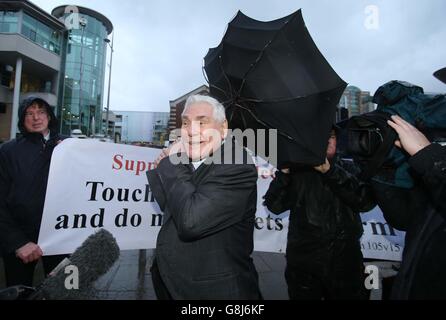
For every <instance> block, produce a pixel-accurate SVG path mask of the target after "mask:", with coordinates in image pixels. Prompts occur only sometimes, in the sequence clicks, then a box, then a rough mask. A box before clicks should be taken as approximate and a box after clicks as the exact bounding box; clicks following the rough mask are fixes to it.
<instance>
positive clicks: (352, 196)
mask: <svg viewBox="0 0 446 320" xmlns="http://www.w3.org/2000/svg"><path fill="white" fill-rule="evenodd" d="M346 168H348V169H349V171H350V172H354V171H355V170H356V168H355V167H354V166H353V164H352V163H351V162H348V161H343V160H339V161H336V160H335V161H334V163H332V164H331V167H330V170H329V171H328V172H326V173H325V174H321V173H319V172H317V171H316V170H315V169H313V168H305V169H304V168H301V169H297V170H294V171H292V172H291V173H290V174H285V173H282V172H280V171H278V172H277V173H276V178H275V179H274V180H273V181H272V182H271V185H270V187H269V189H268V191H267V193H266V195H265V202H264V204H265V205H266V206H267V207H268V209H269V210H270V211H271V212H273V213H276V214H279V213H282V212H284V211H286V210H291V212H290V221H289V227H288V242H287V261H288V263H290V262H291V263H293V264H299V265H301V266H304V265H308V267H309V268H313V267H314V268H318V267H320V268H321V269H324V268H326V261H327V259H329V256H331V255H332V254H333V253H332V252H331V251H332V248H334V242H335V241H336V240H340V239H353V240H354V241H358V240H359V238H360V237H361V235H362V232H363V229H362V223H361V219H360V216H359V212H361V211H369V210H371V209H372V208H373V207H374V206H375V202H374V198H373V194H372V192H371V188H370V187H369V186H368V185H367V184H365V183H362V182H360V181H359V180H358V179H357V178H356V177H355V175H353V174H352V173H349V171H347V170H346ZM315 261H316V264H318V265H317V266H315V265H314V264H315ZM315 272H316V271H315Z"/></svg>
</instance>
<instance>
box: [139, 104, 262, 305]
mask: <svg viewBox="0 0 446 320" xmlns="http://www.w3.org/2000/svg"><path fill="white" fill-rule="evenodd" d="M227 128H228V124H227V121H226V117H225V110H224V107H223V106H222V105H221V104H220V103H219V102H218V101H217V100H215V99H213V98H211V97H207V96H199V95H196V96H191V97H189V99H188V100H187V102H186V105H185V108H184V112H183V114H182V128H181V141H178V142H176V143H174V144H173V145H172V146H171V147H169V148H168V149H164V150H163V152H162V153H161V155H160V156H159V157H158V159H157V161H156V162H157V164H158V166H157V168H156V169H154V170H151V171H149V172H148V173H147V176H148V180H149V184H150V187H151V190H152V192H153V195H154V197H155V199H156V200H157V202H158V204H159V205H160V208H161V210H163V212H164V218H163V226H162V227H161V230H160V232H159V234H158V239H157V246H156V254H155V261H154V263H153V265H152V270H151V271H152V279H153V283H154V287H155V292H156V294H157V297H158V299H260V298H261V294H260V290H259V286H258V275H257V271H256V269H255V266H254V264H253V261H252V258H251V254H252V251H253V231H254V219H255V212H256V203H257V183H256V182H257V170H256V167H255V166H254V164H253V163H252V159H251V158H250V157H249V156H248V154H247V153H246V151H245V150H243V149H241V148H240V147H239V146H238V145H237V144H236V142H234V141H233V140H232V139H231V138H229V137H227V131H228V130H227ZM178 155H180V157H179V158H178V157H177V156H178ZM178 159H180V160H181V161H178ZM189 160H190V161H189Z"/></svg>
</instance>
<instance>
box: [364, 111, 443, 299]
mask: <svg viewBox="0 0 446 320" xmlns="http://www.w3.org/2000/svg"><path fill="white" fill-rule="evenodd" d="M391 119H392V120H389V121H388V122H387V123H388V125H389V126H391V127H392V128H393V129H394V130H395V131H396V132H397V134H398V137H399V140H397V141H396V142H395V145H396V146H397V147H399V148H401V149H403V150H404V151H405V152H407V153H408V155H409V156H410V158H409V160H408V163H409V165H410V167H411V175H412V176H413V178H414V180H415V186H414V187H413V188H411V189H403V188H398V187H394V186H390V185H387V184H384V183H379V182H377V181H374V182H373V184H372V185H373V188H374V190H375V196H376V200H377V202H378V204H379V206H380V207H381V209H382V211H383V213H384V215H385V217H386V220H387V221H388V223H390V224H391V225H392V226H394V227H395V228H397V229H401V230H404V231H406V239H405V249H404V253H403V260H402V264H401V269H400V271H399V273H398V276H397V278H396V280H395V284H394V287H393V290H392V295H391V298H392V299H445V298H446V274H445V270H446V254H445V253H444V249H445V247H444V245H445V244H446V201H445V200H444V199H445V198H446V148H445V147H442V146H441V145H439V144H436V143H431V142H430V141H429V140H428V139H427V138H426V137H425V135H424V134H423V133H421V132H420V131H419V130H417V129H416V128H415V127H414V126H413V125H411V124H410V123H408V122H407V121H405V120H403V119H402V118H400V117H399V116H396V115H394V116H392V117H391Z"/></svg>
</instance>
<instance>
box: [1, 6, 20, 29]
mask: <svg viewBox="0 0 446 320" xmlns="http://www.w3.org/2000/svg"><path fill="white" fill-rule="evenodd" d="M18 20H19V19H18V14H17V12H15V11H0V32H5V33H15V32H17V25H18Z"/></svg>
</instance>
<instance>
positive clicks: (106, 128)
mask: <svg viewBox="0 0 446 320" xmlns="http://www.w3.org/2000/svg"><path fill="white" fill-rule="evenodd" d="M114 37H115V33H114V32H113V34H112V40H111V44H110V39H108V38H105V39H104V41H105V43H107V44H108V45H109V47H110V50H111V51H110V68H109V70H108V94H107V112H106V115H105V137H106V138H108V117H109V113H110V87H111V71H112V62H113V51H114V50H113V38H114ZM101 118H102V117H101Z"/></svg>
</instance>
